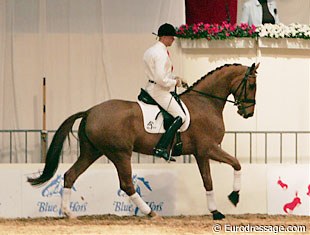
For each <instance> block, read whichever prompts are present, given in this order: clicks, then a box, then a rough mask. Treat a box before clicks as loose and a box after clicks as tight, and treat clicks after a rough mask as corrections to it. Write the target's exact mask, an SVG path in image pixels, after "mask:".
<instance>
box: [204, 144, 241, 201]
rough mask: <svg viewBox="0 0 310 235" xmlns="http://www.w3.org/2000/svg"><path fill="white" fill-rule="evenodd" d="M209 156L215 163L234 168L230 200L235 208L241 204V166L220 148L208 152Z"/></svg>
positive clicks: (216, 147) (215, 147)
mask: <svg viewBox="0 0 310 235" xmlns="http://www.w3.org/2000/svg"><path fill="white" fill-rule="evenodd" d="M208 156H209V157H210V158H211V159H213V160H215V161H219V162H224V163H227V164H229V165H231V166H232V167H233V168H234V180H233V191H232V193H231V194H229V196H228V198H229V200H230V201H231V202H232V203H233V204H234V205H235V206H237V204H238V202H239V191H240V189H241V165H240V163H239V161H238V159H237V158H235V157H232V156H230V155H229V154H228V153H226V152H225V151H224V150H222V149H221V148H220V147H219V146H214V147H213V148H212V149H211V150H210V151H209V152H208Z"/></svg>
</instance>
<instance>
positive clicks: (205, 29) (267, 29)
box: [176, 22, 310, 41]
mask: <svg viewBox="0 0 310 235" xmlns="http://www.w3.org/2000/svg"><path fill="white" fill-rule="evenodd" d="M176 34H177V37H178V38H184V39H200V38H205V39H207V40H209V41H210V40H224V39H231V38H245V37H246V38H258V37H267V38H303V39H310V25H303V24H296V23H294V24H290V25H284V24H281V23H280V24H275V25H273V24H265V25H262V26H258V27H255V26H254V25H248V24H245V23H242V24H240V25H237V24H230V23H227V22H223V23H222V24H204V23H197V24H192V25H187V24H184V25H181V26H180V27H179V28H177V29H176Z"/></svg>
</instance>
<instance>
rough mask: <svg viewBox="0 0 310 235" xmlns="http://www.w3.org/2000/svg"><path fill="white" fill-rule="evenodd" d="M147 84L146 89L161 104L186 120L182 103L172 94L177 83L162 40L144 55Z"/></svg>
mask: <svg viewBox="0 0 310 235" xmlns="http://www.w3.org/2000/svg"><path fill="white" fill-rule="evenodd" d="M143 61H144V68H145V74H146V78H147V85H146V88H145V90H146V91H147V92H148V93H149V94H150V96H151V97H152V98H153V99H154V100H156V101H157V102H158V103H159V105H160V106H161V107H162V108H163V109H165V110H166V111H167V112H168V113H170V114H171V115H172V116H173V117H175V118H176V117H177V116H180V117H181V118H182V121H183V122H184V121H185V118H186V116H185V114H184V112H183V110H182V109H181V107H180V105H179V104H178V103H177V102H176V101H175V99H174V98H173V97H172V95H171V94H170V91H173V90H174V87H175V86H176V84H177V81H176V79H175V78H176V76H175V75H174V74H173V73H172V72H173V71H172V70H173V66H172V62H171V60H170V57H169V54H168V51H167V47H166V46H165V45H164V44H163V43H162V42H160V41H158V42H157V43H156V44H154V45H153V46H152V47H150V48H149V49H147V50H146V52H145V53H144V56H143Z"/></svg>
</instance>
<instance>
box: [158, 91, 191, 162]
mask: <svg viewBox="0 0 310 235" xmlns="http://www.w3.org/2000/svg"><path fill="white" fill-rule="evenodd" d="M169 95H170V96H166V97H164V98H162V99H161V100H159V101H158V103H159V104H160V105H161V107H163V108H164V109H165V110H167V112H168V113H170V114H171V115H172V116H173V117H174V118H175V119H174V121H173V123H172V124H171V125H170V127H169V128H168V129H167V131H166V132H165V133H164V134H163V135H162V136H161V138H160V140H159V142H158V144H157V145H156V147H155V148H154V155H155V156H158V157H162V158H164V159H165V160H169V157H170V154H169V153H168V150H167V149H168V146H169V144H170V143H171V142H172V141H173V138H174V136H175V134H176V132H177V131H178V130H179V128H180V127H181V126H182V124H183V123H184V121H185V118H186V115H185V114H184V112H183V110H182V108H181V107H180V105H179V104H178V103H177V102H176V100H175V99H174V98H173V97H172V96H171V94H169Z"/></svg>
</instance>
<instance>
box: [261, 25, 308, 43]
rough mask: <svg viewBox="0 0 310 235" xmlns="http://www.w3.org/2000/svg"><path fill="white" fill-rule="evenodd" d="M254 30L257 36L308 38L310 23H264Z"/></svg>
mask: <svg viewBox="0 0 310 235" xmlns="http://www.w3.org/2000/svg"><path fill="white" fill-rule="evenodd" d="M256 32H257V33H258V36H259V37H267V38H302V39H310V25H304V24H296V23H294V24H289V25H284V24H281V23H280V24H275V25H274V24H264V25H262V26H259V27H257V29H256Z"/></svg>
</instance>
